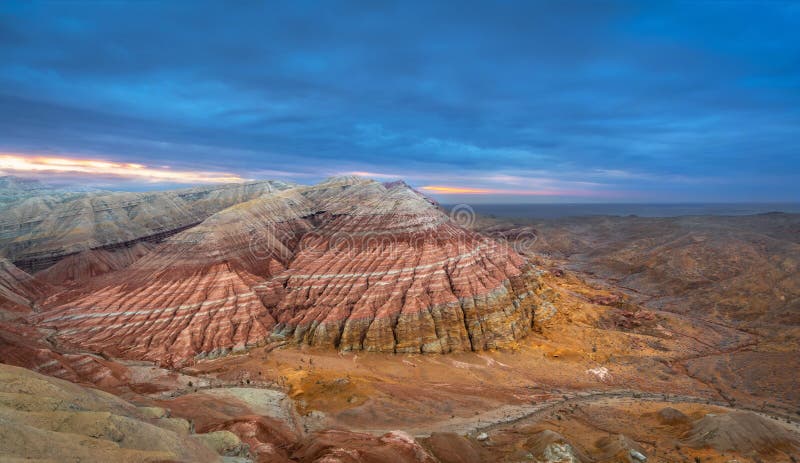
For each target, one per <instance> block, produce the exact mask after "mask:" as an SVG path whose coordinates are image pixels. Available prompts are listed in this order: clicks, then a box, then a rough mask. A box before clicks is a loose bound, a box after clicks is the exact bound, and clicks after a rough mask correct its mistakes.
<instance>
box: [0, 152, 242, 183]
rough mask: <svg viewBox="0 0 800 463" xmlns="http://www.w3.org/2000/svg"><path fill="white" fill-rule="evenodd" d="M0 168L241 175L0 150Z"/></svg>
mask: <svg viewBox="0 0 800 463" xmlns="http://www.w3.org/2000/svg"><path fill="white" fill-rule="evenodd" d="M0 172H3V173H14V174H25V173H48V172H51V173H54V174H85V175H89V176H112V177H120V178H128V179H139V180H145V181H148V182H174V183H231V182H242V181H244V180H245V179H243V178H242V177H240V176H238V175H236V174H231V173H226V172H206V171H179V170H172V169H170V168H168V167H158V168H153V167H148V166H145V165H143V164H137V163H125V162H112V161H101V160H95V159H76V158H65V157H49V156H31V155H23V154H16V153H2V154H0Z"/></svg>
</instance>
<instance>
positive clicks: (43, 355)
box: [0, 322, 130, 387]
mask: <svg viewBox="0 0 800 463" xmlns="http://www.w3.org/2000/svg"><path fill="white" fill-rule="evenodd" d="M0 360H2V363H5V364H8V365H15V366H18V367H23V368H27V369H29V370H33V371H36V372H38V373H42V374H45V375H48V376H55V377H57V378H61V379H65V380H67V381H72V382H74V383H85V384H92V385H95V386H99V387H114V386H120V385H124V384H126V383H127V382H128V380H129V379H130V378H129V374H128V371H127V369H126V368H125V367H123V366H122V365H120V364H117V363H114V362H111V361H108V360H105V359H102V358H99V357H96V356H94V355H88V354H84V353H64V352H57V351H56V350H54V349H53V348H52V346H50V345H49V344H48V343H47V342H46V340H45V339H44V336H43V334H42V333H40V332H39V331H38V330H37V329H36V328H35V327H33V326H30V325H27V324H24V323H15V322H0Z"/></svg>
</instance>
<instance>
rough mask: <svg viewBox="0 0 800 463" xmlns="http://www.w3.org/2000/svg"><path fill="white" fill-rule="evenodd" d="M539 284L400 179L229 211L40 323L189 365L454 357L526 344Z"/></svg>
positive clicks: (348, 182)
mask: <svg viewBox="0 0 800 463" xmlns="http://www.w3.org/2000/svg"><path fill="white" fill-rule="evenodd" d="M535 289H536V281H535V278H533V276H532V274H531V272H530V271H529V268H528V267H527V265H526V263H525V261H524V259H523V258H521V257H520V256H519V255H517V254H515V253H514V252H513V251H512V250H510V249H509V248H507V247H506V246H504V245H502V244H500V243H497V242H495V241H492V240H489V239H487V238H485V237H483V236H481V235H478V234H475V233H472V232H470V231H468V230H465V229H463V228H460V227H458V226H457V225H456V224H454V223H453V222H452V221H451V220H450V219H449V218H448V217H447V215H446V214H444V213H443V212H442V211H441V210H440V209H439V208H437V207H436V206H435V205H434V204H432V203H431V202H430V201H428V200H427V199H426V198H425V197H424V196H422V195H421V194H419V193H418V192H415V191H414V190H412V189H410V188H408V187H407V186H405V185H404V184H391V185H389V186H388V187H387V186H384V185H382V184H380V183H377V182H374V181H368V180H363V179H358V178H343V179H333V180H330V181H327V182H323V183H322V184H319V185H317V186H314V187H303V188H296V189H292V190H288V191H285V192H281V193H278V194H273V195H270V196H263V197H261V198H259V199H256V200H252V201H249V202H246V203H242V204H239V205H236V206H234V207H231V208H228V209H226V210H224V211H222V212H220V213H217V214H215V215H214V216H212V217H210V218H209V219H207V220H206V221H204V222H203V223H202V224H201V225H199V226H197V227H195V228H192V229H190V230H186V231H184V232H182V233H180V234H178V235H175V236H173V237H171V238H169V239H167V240H166V241H165V242H164V243H162V244H161V245H159V247H158V248H157V249H155V250H153V251H152V252H150V253H149V254H148V255H147V256H145V257H144V258H142V259H140V260H139V261H137V262H136V263H134V264H133V265H131V266H130V267H129V268H127V269H124V270H122V271H119V272H114V273H110V274H107V275H105V276H102V277H100V278H98V279H96V280H95V281H93V282H92V283H91V284H89V285H87V286H86V287H85V288H80V289H72V290H70V291H68V292H65V293H61V294H58V295H56V296H54V297H52V298H50V299H49V300H48V301H47V302H46V303H47V305H48V306H50V307H55V310H53V311H51V312H49V313H47V314H46V315H44V316H42V317H40V318H39V319H38V321H40V322H42V323H43V324H44V325H46V326H51V327H53V328H56V329H57V330H58V337H59V339H61V340H63V341H66V342H68V343H69V344H72V345H78V346H83V347H89V348H92V349H96V350H98V351H102V352H106V353H109V354H111V355H118V356H123V357H129V358H137V359H146V360H153V361H157V362H160V363H162V364H183V363H185V362H189V361H191V360H192V358H194V357H196V356H205V355H217V354H219V353H224V352H227V351H229V350H235V349H243V348H245V347H246V346H249V345H254V344H258V343H260V342H264V341H265V340H267V339H269V338H273V339H275V338H277V339H289V340H293V341H294V342H297V343H306V344H311V345H315V346H326V347H337V348H340V349H343V350H353V349H365V350H373V351H382V352H453V351H465V350H471V349H476V350H477V349H485V348H492V347H497V346H501V345H503V344H504V343H507V342H509V341H513V340H515V339H518V338H520V337H522V336H524V335H526V334H527V333H528V332H529V330H530V328H531V324H532V320H533V310H534V305H535V303H534V301H535V298H533V297H531V295H532V293H533V292H534V290H535Z"/></svg>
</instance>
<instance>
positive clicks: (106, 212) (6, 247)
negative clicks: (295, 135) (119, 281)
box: [0, 182, 291, 272]
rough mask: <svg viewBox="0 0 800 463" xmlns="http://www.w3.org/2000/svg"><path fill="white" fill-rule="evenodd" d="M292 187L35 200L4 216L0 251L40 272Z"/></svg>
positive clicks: (258, 186)
mask: <svg viewBox="0 0 800 463" xmlns="http://www.w3.org/2000/svg"><path fill="white" fill-rule="evenodd" d="M290 186H291V185H290V184H286V183H283V182H251V183H242V184H230V185H219V186H208V187H196V188H188V189H183V190H174V191H163V192H148V193H121V192H118V193H109V192H100V193H85V194H77V195H76V194H74V193H70V194H64V195H48V196H34V197H30V198H27V199H25V200H23V201H20V202H18V203H16V204H14V205H12V206H11V207H9V208H7V209H5V210H4V211H3V213H2V218H0V250H2V252H3V255H4V257H6V258H8V259H9V260H11V261H13V262H14V263H15V265H17V266H18V267H20V268H22V269H23V270H26V271H28V272H37V271H40V270H43V269H45V268H47V267H49V266H51V265H53V264H55V263H56V262H58V261H59V260H60V259H62V258H64V257H65V256H68V255H71V254H74V253H78V252H81V251H85V250H88V249H98V248H102V249H106V250H114V249H119V248H122V247H126V246H130V245H133V244H135V243H137V242H141V241H159V240H161V239H163V238H165V237H167V236H169V235H171V234H174V233H177V232H179V231H181V230H184V229H187V228H189V227H192V226H194V225H196V224H198V223H200V222H201V221H203V220H204V219H206V218H208V217H209V216H210V215H212V214H213V213H215V212H218V211H220V210H222V209H225V208H227V207H230V206H232V205H234V204H238V203H241V202H243V201H247V200H250V199H253V198H256V197H258V196H260V195H262V194H264V193H270V192H273V191H278V190H283V189H287V188H289V187H290Z"/></svg>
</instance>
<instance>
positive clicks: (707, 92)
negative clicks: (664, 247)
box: [0, 1, 800, 202]
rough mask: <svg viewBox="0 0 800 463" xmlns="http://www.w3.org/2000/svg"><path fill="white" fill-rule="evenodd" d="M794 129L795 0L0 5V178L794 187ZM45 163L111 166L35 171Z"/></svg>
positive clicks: (609, 196)
mask: <svg viewBox="0 0 800 463" xmlns="http://www.w3.org/2000/svg"><path fill="white" fill-rule="evenodd" d="M799 135H800V3H798V2H778V1H774V2H768V1H763V2H762V1H758V2H756V1H753V2H746V1H706V2H704V1H684V2H674V3H670V2H638V1H637V2H600V1H580V2H569V1H553V2H535V1H526V2H510V1H509V2H489V1H486V2H418V3H415V2H396V3H394V2H286V3H283V4H264V3H261V2H234V3H226V2H209V3H202V2H157V1H147V2H131V3H126V2H122V1H115V2H85V3H83V2H75V1H71V2H49V3H48V2H4V3H3V4H2V5H0V171H3V172H6V173H12V174H24V175H36V176H40V177H42V178H46V179H56V178H61V177H69V178H73V179H74V178H79V179H80V180H81V181H82V182H83V181H85V182H95V183H97V184H99V185H103V186H106V187H108V186H110V187H119V188H163V187H165V186H169V185H173V184H176V182H179V183H185V182H190V183H191V182H195V183H196V182H198V181H201V180H202V179H204V178H209V179H212V180H216V179H228V178H237V177H238V178H243V179H246V178H280V179H285V180H291V181H296V182H299V183H311V182H315V181H317V180H319V179H322V178H324V177H327V176H330V175H336V174H344V173H352V172H357V173H361V174H362V175H371V176H373V177H376V178H377V179H380V180H389V179H393V178H398V177H401V178H404V179H406V180H407V181H408V182H409V183H411V184H412V185H414V186H416V187H420V188H425V187H429V188H427V189H426V191H427V192H428V193H429V194H431V195H432V196H435V197H436V198H437V199H439V200H441V201H444V202H461V201H465V200H466V201H473V202H653V201H657V202H683V201H796V200H798V198H800V136H799ZM3 154H5V158H4V157H3ZM42 157H46V158H58V159H72V160H80V161H81V162H83V161H85V160H103V161H111V162H115V163H118V164H115V165H117V166H121V167H119V168H115V170H113V171H111V172H108V171H103V169H102V168H100V169H99V170H92V169H83V170H76V171H71V170H70V169H63V168H61V169H56V170H49V168H31V167H30V165H29V164H30V162H28V161H31V160H34V161H31V162H34V163H35V162H36V161H35V160H36V159H39V158H42ZM4 159H5V160H4ZM78 164H80V163H78ZM130 164H135V165H137V166H138V167H135V168H130V169H129V168H128V167H125V166H129V165H130ZM58 165H62V166H63V165H65V163H63V162H60V164H58ZM81 165H83V164H81ZM142 166H145V167H144V169H145V170H141V169H142V168H143V167H142ZM126 169H129V170H132V171H136V169H139V170H138V172H139V174H137V175H127V174H126ZM158 172H173V173H174V172H177V173H179V174H175V175H172V176H170V175H161V176H160V174H158ZM197 172H201V173H206V174H208V175H206V176H203V175H199V176H198V175H194V174H195V173H197ZM184 173H185V174H186V175H184ZM151 174H152V178H151V177H149V176H150V175H151ZM204 175H205V174H204ZM198 179H200V180H198ZM453 192H460V193H459V194H453Z"/></svg>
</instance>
